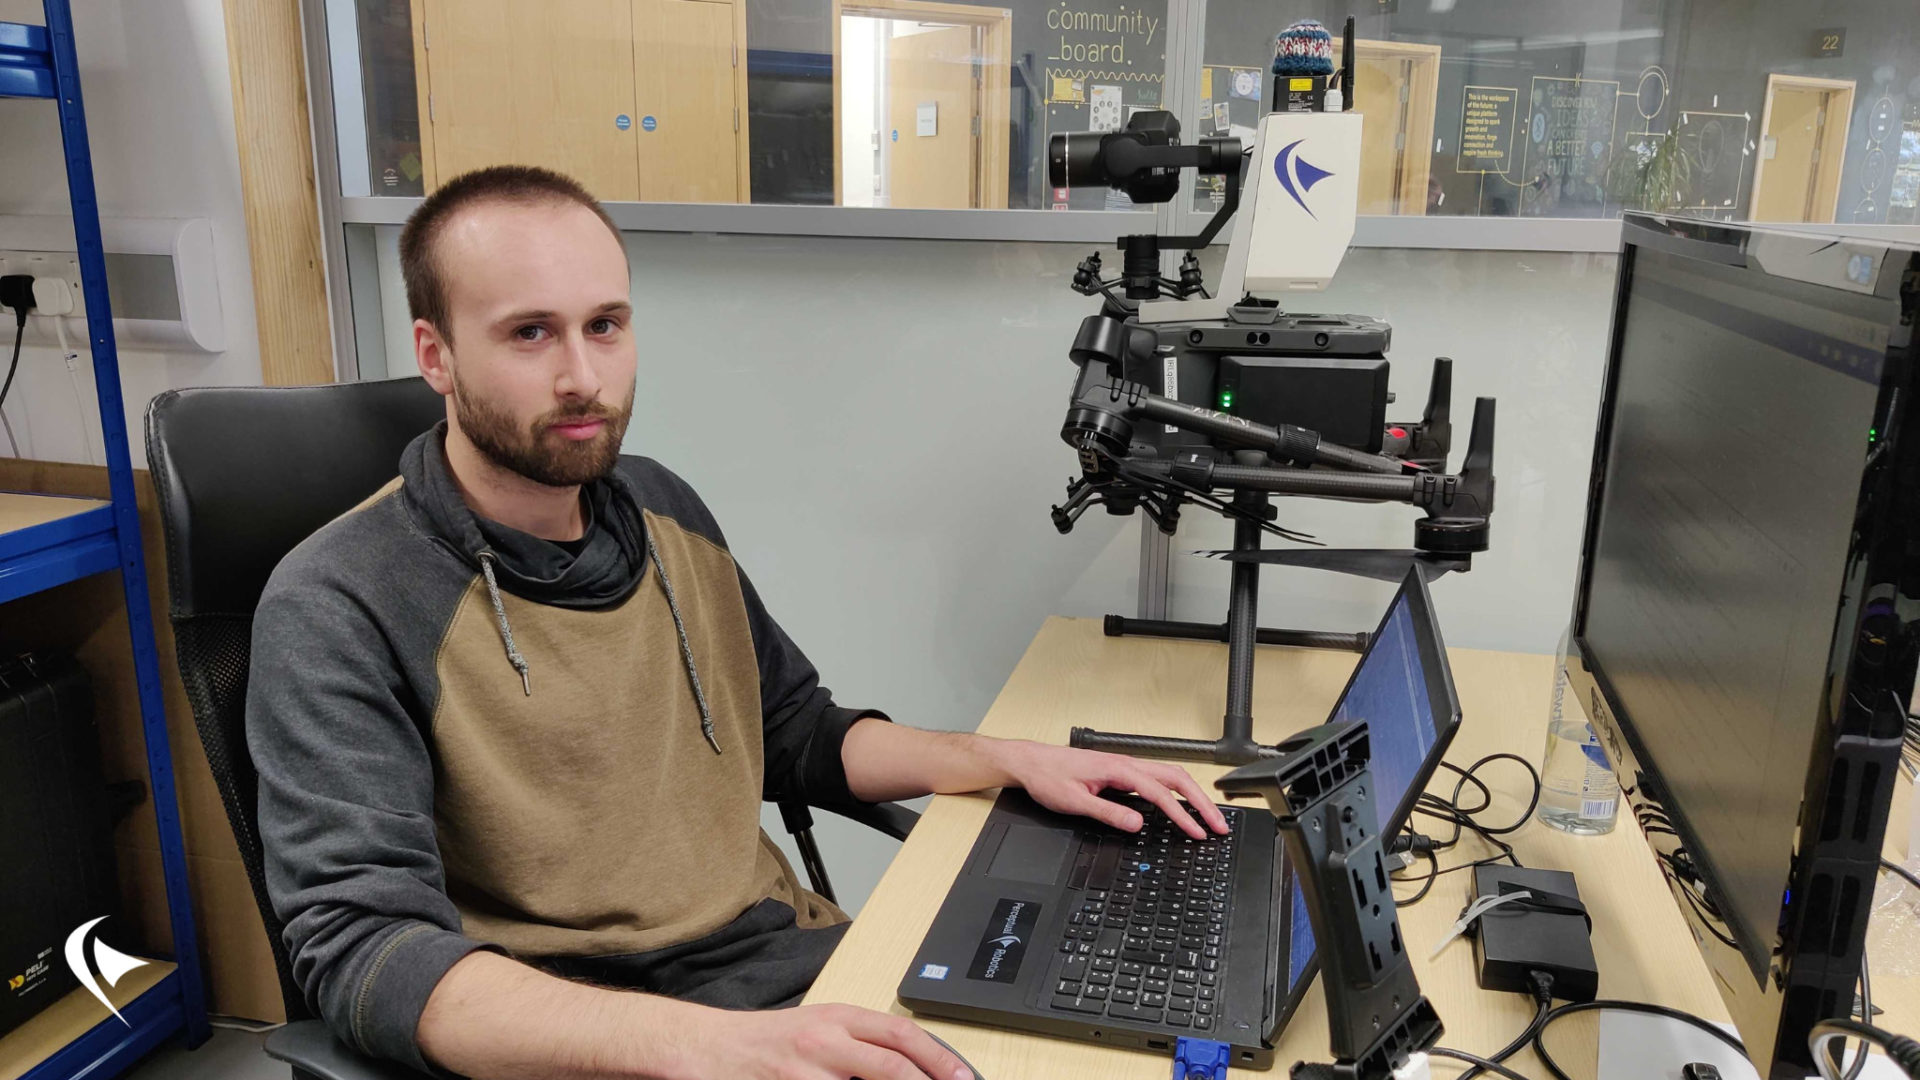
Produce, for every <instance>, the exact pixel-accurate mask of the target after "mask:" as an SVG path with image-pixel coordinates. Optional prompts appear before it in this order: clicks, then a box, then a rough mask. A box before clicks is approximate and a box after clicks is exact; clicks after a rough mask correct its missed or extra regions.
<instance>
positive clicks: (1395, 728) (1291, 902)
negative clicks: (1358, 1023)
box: [1278, 566, 1460, 1016]
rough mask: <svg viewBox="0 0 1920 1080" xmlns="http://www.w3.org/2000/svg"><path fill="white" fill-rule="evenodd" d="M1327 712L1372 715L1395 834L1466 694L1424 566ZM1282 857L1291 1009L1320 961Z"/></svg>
mask: <svg viewBox="0 0 1920 1080" xmlns="http://www.w3.org/2000/svg"><path fill="white" fill-rule="evenodd" d="M1327 719H1328V722H1329V723H1338V722H1341V721H1345V720H1364V721H1366V722H1367V744H1368V748H1369V751H1370V752H1371V754H1372V755H1373V756H1372V765H1371V766H1370V767H1371V768H1372V770H1373V781H1374V785H1375V789H1376V791H1377V792H1378V799H1377V800H1376V801H1375V803H1374V805H1376V806H1379V807H1382V808H1383V809H1384V810H1385V811H1386V813H1387V817H1386V819H1385V820H1383V821H1382V822H1381V823H1380V835H1381V836H1391V835H1393V834H1394V833H1396V832H1398V831H1399V830H1400V827H1401V826H1402V825H1404V824H1406V821H1407V816H1408V815H1409V814H1411V813H1413V803H1414V800H1415V799H1418V798H1419V797H1420V792H1421V791H1423V790H1425V788H1426V786H1427V781H1428V780H1429V779H1431V778H1432V777H1433V772H1434V770H1435V769H1436V768H1438V767H1439V765H1440V759H1441V757H1442V756H1444V755H1445V754H1446V751H1447V746H1448V745H1449V744H1451V743H1452V741H1453V734H1454V732H1455V731H1456V730H1458V729H1459V727H1460V699H1459V697H1458V696H1457V695H1455V693H1454V689H1453V671H1452V669H1451V668H1450V667H1449V666H1448V664H1447V647H1446V644H1445V642H1443V641H1442V640H1441V638H1440V623H1439V620H1438V619H1436V618H1435V617H1434V613H1433V597H1432V596H1431V595H1429V594H1428V592H1427V582H1426V579H1425V577H1423V576H1422V573H1421V570H1420V568H1419V567H1417V566H1416V567H1414V568H1413V569H1412V570H1410V571H1408V573H1407V577H1406V579H1405V580H1404V581H1402V582H1401V584H1400V591H1399V592H1398V593H1396V594H1395V595H1394V598H1393V602H1392V603H1390V604H1388V605H1387V612H1386V615H1385V616H1383V617H1382V618H1381V620H1380V626H1379V628H1378V629H1376V630H1375V631H1374V632H1373V637H1372V638H1371V639H1370V641H1369V643H1368V645H1367V651H1366V655H1364V656H1362V657H1361V658H1360V663H1359V664H1358V665H1356V666H1355V667H1354V669H1353V675H1352V676H1351V677H1350V678H1349V679H1348V680H1347V686H1346V689H1344V690H1342V691H1341V692H1340V699H1339V703H1338V704H1336V705H1335V706H1334V709H1333V715H1332V716H1330V717H1328V718H1327ZM1278 863H1279V865H1281V866H1282V868H1283V869H1282V871H1281V873H1282V883H1281V884H1282V888H1281V893H1280V895H1281V896H1283V897H1285V898H1286V900H1285V903H1286V911H1287V915H1286V921H1287V925H1286V928H1285V929H1286V937H1287V946H1288V947H1287V985H1286V991H1285V993H1284V994H1283V995H1282V997H1283V1000H1284V1001H1285V1002H1286V1003H1287V1006H1286V1008H1285V1010H1284V1011H1283V1013H1282V1015H1283V1016H1284V1015H1287V1014H1290V1013H1291V1012H1292V1007H1293V1006H1294V1005H1297V1004H1298V1002H1299V998H1300V996H1301V994H1303V993H1304V992H1305V991H1306V988H1307V986H1308V985H1309V984H1310V983H1311V982H1312V976H1313V973H1314V972H1315V971H1316V970H1318V967H1319V965H1318V963H1317V962H1316V953H1315V949H1314V941H1313V924H1312V923H1311V922H1309V921H1308V919H1307V901H1306V894H1305V893H1304V892H1302V891H1301V890H1300V888H1299V887H1298V884H1299V883H1298V881H1297V879H1296V878H1295V876H1294V874H1293V871H1292V868H1291V865H1290V861H1289V860H1286V859H1281V860H1278Z"/></svg>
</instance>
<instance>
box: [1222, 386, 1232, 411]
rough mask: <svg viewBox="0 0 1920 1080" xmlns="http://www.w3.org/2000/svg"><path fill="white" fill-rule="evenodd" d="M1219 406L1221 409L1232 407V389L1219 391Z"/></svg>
mask: <svg viewBox="0 0 1920 1080" xmlns="http://www.w3.org/2000/svg"><path fill="white" fill-rule="evenodd" d="M1220 407H1221V408H1222V409H1231V408H1233V391H1231V390H1222V391H1221V392H1220Z"/></svg>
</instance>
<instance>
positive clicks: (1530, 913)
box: [1466, 865, 1600, 1001]
mask: <svg viewBox="0 0 1920 1080" xmlns="http://www.w3.org/2000/svg"><path fill="white" fill-rule="evenodd" d="M1521 892H1525V893H1527V894H1528V895H1527V896H1526V897H1525V898H1523V899H1512V900H1507V901H1505V902H1504V903H1500V904H1495V905H1494V906H1492V907H1490V908H1488V909H1486V911H1484V912H1483V913H1482V914H1481V915H1480V917H1479V918H1478V919H1477V920H1475V921H1474V923H1473V924H1472V925H1471V926H1469V927H1467V929H1466V933H1467V934H1469V935H1470V936H1471V937H1472V938H1473V961H1474V965H1475V967H1476V968H1477V969H1478V971H1479V976H1480V988H1481V989H1483V990H1506V991H1510V992H1512V993H1516V994H1528V995H1531V994H1533V993H1534V984H1533V981H1532V979H1531V978H1530V973H1532V972H1539V973H1541V974H1543V975H1547V976H1550V977H1551V978H1552V979H1553V996H1554V997H1556V998H1560V999H1562V1000H1566V1001H1592V1000H1593V999H1594V997H1595V996H1596V995H1598V993H1599V991H1600V969H1599V967H1598V966H1597V965H1596V964H1595V962H1594V958H1593V936H1592V931H1593V920H1592V919H1591V918H1590V917H1589V916H1588V915H1587V909H1586V905H1585V904H1582V903H1581V902H1580V890H1579V887H1578V886H1577V885H1576V884H1575V883H1574V880H1573V875H1572V874H1570V873H1567V872H1566V871H1564V870H1532V869H1527V868H1524V867H1518V866H1493V865H1487V866H1478V867H1475V868H1474V871H1473V895H1472V897H1470V898H1469V900H1468V903H1469V904H1472V903H1476V902H1478V901H1480V900H1482V899H1485V898H1490V897H1501V896H1516V895H1517V894H1518V893H1521Z"/></svg>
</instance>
